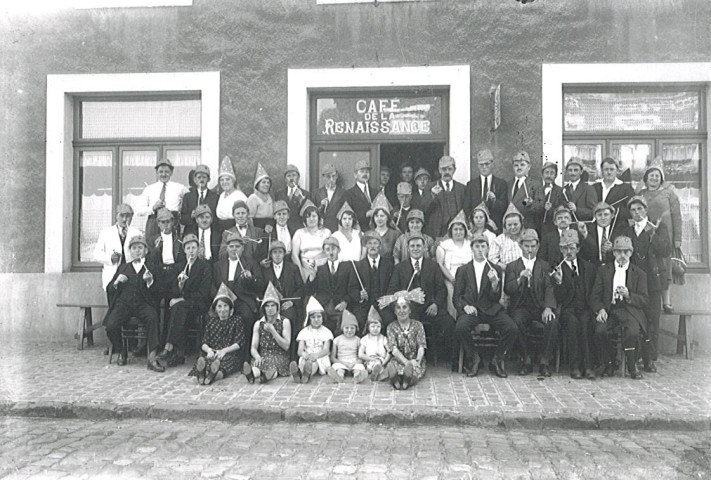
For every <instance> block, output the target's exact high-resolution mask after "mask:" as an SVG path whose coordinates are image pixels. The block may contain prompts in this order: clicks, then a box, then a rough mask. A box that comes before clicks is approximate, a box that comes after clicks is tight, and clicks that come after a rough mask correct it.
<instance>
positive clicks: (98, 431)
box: [0, 417, 711, 480]
mask: <svg viewBox="0 0 711 480" xmlns="http://www.w3.org/2000/svg"><path fill="white" fill-rule="evenodd" d="M0 444H2V445H3V448H2V449H1V450H0V477H2V478H3V479H13V480H15V479H17V480H20V479H22V480H24V479H34V478H40V479H59V478H64V479H72V478H77V479H79V478H91V479H113V478H129V479H130V478H148V479H153V478H156V479H158V478H161V479H164V478H170V479H171V480H183V479H194V478H228V479H239V480H246V479H250V478H259V479H271V478H273V479H277V478H278V479H296V478H309V479H318V478H324V479H336V480H338V479H351V478H356V479H369V480H376V479H393V480H394V479H414V478H425V479H457V480H465V479H486V480H497V479H521V480H523V479H532V480H533V479H581V480H582V479H605V480H607V479H610V478H615V479H623V480H625V479H651V478H663V479H671V478H674V479H697V480H705V479H708V478H710V477H711V473H710V472H711V453H709V452H711V432H683V433H681V432H651V431H576V430H564V431H561V430H545V431H530V430H516V431H505V430H497V429H480V428H475V427H462V426H446V427H434V426H418V427H395V426H378V425H372V424H361V425H339V424H331V423H305V424H299V425H293V424H288V423H284V422H281V423H272V424H261V423H241V424H236V425H232V424H228V423H226V422H211V421H205V422H194V421H192V422H188V421H179V422H166V421H157V420H143V419H132V420H126V421H124V422H118V423H117V422H114V421H100V422H94V421H90V420H68V419H59V420H58V419H44V418H12V417H6V418H4V419H0Z"/></svg>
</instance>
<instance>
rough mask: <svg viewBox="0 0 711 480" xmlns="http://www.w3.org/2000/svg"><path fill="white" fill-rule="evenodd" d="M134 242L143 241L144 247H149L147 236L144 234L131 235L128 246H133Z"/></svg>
mask: <svg viewBox="0 0 711 480" xmlns="http://www.w3.org/2000/svg"><path fill="white" fill-rule="evenodd" d="M134 243H142V244H143V246H144V247H146V248H148V244H147V243H146V237H144V236H143V235H136V236H135V237H131V240H129V241H128V248H131V247H132V246H133V244H134Z"/></svg>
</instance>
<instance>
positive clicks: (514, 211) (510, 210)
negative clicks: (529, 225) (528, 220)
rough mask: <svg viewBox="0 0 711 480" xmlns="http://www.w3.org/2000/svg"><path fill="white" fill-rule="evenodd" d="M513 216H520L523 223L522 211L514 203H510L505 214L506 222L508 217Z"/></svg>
mask: <svg viewBox="0 0 711 480" xmlns="http://www.w3.org/2000/svg"><path fill="white" fill-rule="evenodd" d="M511 215H518V216H519V217H520V218H521V221H522V222H523V214H522V213H521V211H520V210H519V209H518V208H516V205H514V204H513V203H509V207H508V208H507V209H506V212H505V213H504V220H506V217H508V216H511Z"/></svg>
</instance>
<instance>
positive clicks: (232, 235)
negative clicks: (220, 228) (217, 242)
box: [224, 230, 245, 245]
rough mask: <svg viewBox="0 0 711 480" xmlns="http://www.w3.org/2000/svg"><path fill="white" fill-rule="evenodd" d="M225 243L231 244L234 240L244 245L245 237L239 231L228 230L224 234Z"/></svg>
mask: <svg viewBox="0 0 711 480" xmlns="http://www.w3.org/2000/svg"><path fill="white" fill-rule="evenodd" d="M224 240H225V244H227V245H229V244H230V243H232V242H239V243H241V244H242V245H244V242H245V240H244V238H242V235H240V234H239V233H238V232H233V231H231V230H226V231H225V235H224Z"/></svg>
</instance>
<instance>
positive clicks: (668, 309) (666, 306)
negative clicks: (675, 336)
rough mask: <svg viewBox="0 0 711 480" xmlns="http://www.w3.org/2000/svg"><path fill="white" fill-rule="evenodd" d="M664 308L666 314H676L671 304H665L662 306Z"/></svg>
mask: <svg viewBox="0 0 711 480" xmlns="http://www.w3.org/2000/svg"><path fill="white" fill-rule="evenodd" d="M662 308H663V309H664V313H674V305H672V304H671V303H665V304H664V305H662Z"/></svg>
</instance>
